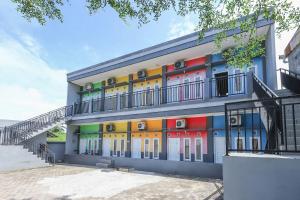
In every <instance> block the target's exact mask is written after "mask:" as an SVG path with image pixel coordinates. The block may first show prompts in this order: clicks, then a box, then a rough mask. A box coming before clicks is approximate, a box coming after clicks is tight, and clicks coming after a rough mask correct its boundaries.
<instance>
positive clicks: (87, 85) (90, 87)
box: [84, 83, 93, 91]
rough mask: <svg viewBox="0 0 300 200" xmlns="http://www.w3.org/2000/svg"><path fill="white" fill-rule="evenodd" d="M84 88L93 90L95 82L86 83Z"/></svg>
mask: <svg viewBox="0 0 300 200" xmlns="http://www.w3.org/2000/svg"><path fill="white" fill-rule="evenodd" d="M84 89H85V90H86V91H91V90H93V84H92V83H87V84H85V86H84Z"/></svg>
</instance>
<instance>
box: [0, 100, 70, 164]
mask: <svg viewBox="0 0 300 200" xmlns="http://www.w3.org/2000/svg"><path fill="white" fill-rule="evenodd" d="M72 112H73V107H72V106H64V107H61V108H58V109H56V110H53V111H50V112H47V113H45V114H42V115H39V116H37V117H34V118H31V119H28V120H25V121H21V122H18V123H16V124H13V125H11V126H6V127H4V129H2V130H0V145H2V146H7V147H8V146H20V145H21V146H23V147H24V148H26V149H27V150H28V151H29V152H32V153H33V154H34V155H36V156H37V157H39V158H41V159H42V160H44V161H45V162H47V163H55V153H54V152H52V151H51V150H50V149H49V148H48V147H47V144H46V142H47V131H48V130H50V129H52V128H54V127H55V126H57V125H59V124H62V123H64V122H65V120H66V118H67V117H68V116H71V115H72ZM12 149H13V148H12ZM11 159H13V158H11Z"/></svg>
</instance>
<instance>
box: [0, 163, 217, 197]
mask: <svg viewBox="0 0 300 200" xmlns="http://www.w3.org/2000/svg"><path fill="white" fill-rule="evenodd" d="M222 192H223V188H222V184H221V181H219V180H212V179H200V178H187V177H181V176H167V175H160V174H155V173H146V172H139V171H133V172H121V171H116V170H100V169H95V168H88V167H81V166H64V165H56V166H54V167H46V168H39V169H31V170H23V171H15V172H8V173H0V199H1V200H17V199H22V200H50V199H51V200H52V199H53V200H69V199H77V200H96V199H97V200H98V199H99V200H104V199H107V200H120V199H129V200H135V199H139V200H143V199H151V200H153V199H170V200H171V199H172V200H175V199H189V200H190V199H218V200H220V199H222Z"/></svg>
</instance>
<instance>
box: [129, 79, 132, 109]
mask: <svg viewBox="0 0 300 200" xmlns="http://www.w3.org/2000/svg"><path fill="white" fill-rule="evenodd" d="M128 80H129V84H128V108H131V107H132V93H133V82H132V80H133V75H132V74H129V75H128Z"/></svg>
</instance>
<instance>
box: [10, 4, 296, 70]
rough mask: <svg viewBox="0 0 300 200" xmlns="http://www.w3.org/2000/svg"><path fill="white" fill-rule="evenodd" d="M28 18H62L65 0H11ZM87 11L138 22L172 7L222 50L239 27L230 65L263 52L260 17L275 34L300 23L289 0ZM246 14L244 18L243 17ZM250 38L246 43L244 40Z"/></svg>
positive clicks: (97, 6) (116, 6)
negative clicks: (228, 34) (107, 12)
mask: <svg viewBox="0 0 300 200" xmlns="http://www.w3.org/2000/svg"><path fill="white" fill-rule="evenodd" d="M11 1H13V2H14V3H16V4H17V10H18V11H19V12H20V13H22V15H23V16H24V17H25V18H27V19H28V20H31V19H36V20H37V21H38V22H39V23H40V24H42V25H44V24H45V23H46V21H47V19H57V20H59V21H61V22H62V21H63V15H62V12H61V8H62V6H63V5H64V4H66V3H68V2H69V1H68V0H11ZM85 1H86V7H87V9H88V11H89V13H90V14H94V13H96V12H98V11H100V10H101V9H103V8H105V7H111V8H112V9H114V10H115V11H116V12H117V13H118V14H119V17H120V18H121V19H123V20H124V21H126V20H128V19H137V20H138V23H139V25H143V24H146V23H148V22H149V21H151V20H158V19H159V18H160V16H161V15H162V14H163V13H164V12H166V11H168V10H173V11H175V12H176V14H178V15H180V16H186V15H196V16H198V25H197V26H196V27H195V30H198V31H199V39H201V38H203V36H204V35H205V32H206V31H208V30H210V29H217V30H223V32H222V31H220V32H219V33H218V34H217V36H216V38H215V44H216V48H218V49H220V48H221V49H222V47H223V44H224V41H226V31H228V30H231V29H234V28H236V27H239V28H240V29H241V31H242V32H243V34H239V35H234V41H235V42H236V44H237V47H236V48H237V49H239V51H236V50H233V51H227V53H226V54H225V55H224V57H225V58H226V59H227V61H228V63H229V64H230V65H232V66H236V67H241V66H244V65H249V64H251V59H252V58H253V57H255V56H259V55H263V52H264V47H263V45H261V44H262V41H263V40H264V38H263V37H257V32H256V22H257V20H258V19H260V17H263V18H265V19H268V20H273V21H274V22H276V25H277V27H276V31H277V33H278V34H280V33H282V32H283V31H286V30H291V29H294V28H297V27H298V26H299V25H300V9H299V8H298V7H294V6H293V5H292V3H291V2H290V1H288V0H85ZM245 16H247V17H245ZM246 41H249V42H246Z"/></svg>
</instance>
